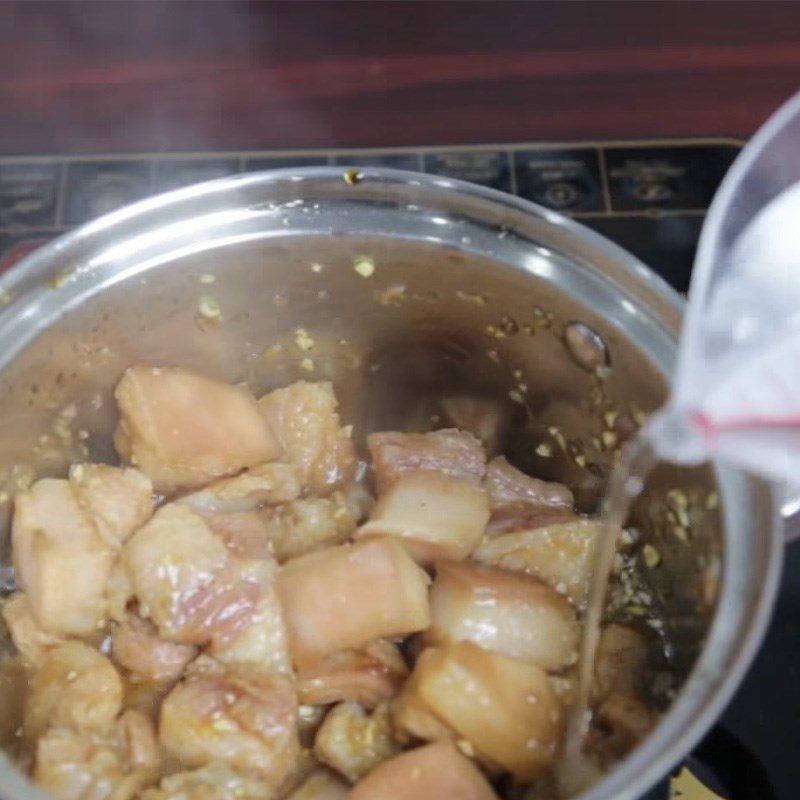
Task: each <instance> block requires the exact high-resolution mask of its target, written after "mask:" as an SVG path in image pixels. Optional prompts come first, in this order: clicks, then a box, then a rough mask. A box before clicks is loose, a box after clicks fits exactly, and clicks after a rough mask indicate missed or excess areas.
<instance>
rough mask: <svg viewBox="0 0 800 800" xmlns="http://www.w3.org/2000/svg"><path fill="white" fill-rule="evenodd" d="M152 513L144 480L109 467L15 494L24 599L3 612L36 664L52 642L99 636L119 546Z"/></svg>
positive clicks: (77, 470)
mask: <svg viewBox="0 0 800 800" xmlns="http://www.w3.org/2000/svg"><path fill="white" fill-rule="evenodd" d="M152 511H153V502H152V485H151V483H150V481H149V480H148V479H147V478H146V477H145V476H144V475H142V474H141V473H140V472H138V471H137V470H134V469H120V468H117V467H109V466H106V465H104V464H79V465H76V466H74V467H72V469H71V470H70V475H69V479H68V480H64V479H54V478H43V479H42V480H40V481H37V482H36V483H35V484H33V486H31V488H30V489H29V490H28V491H25V492H21V493H19V494H18V495H17V496H16V498H15V509H14V518H13V522H12V532H11V540H12V558H13V563H14V574H15V578H16V581H17V586H18V587H19V588H20V589H21V590H22V592H24V597H25V600H24V602H23V601H19V602H18V604H17V605H16V607H14V606H10V607H9V606H8V605H6V609H5V611H4V615H5V616H6V619H7V621H8V622H9V625H10V628H11V630H12V636H16V639H17V640H18V641H17V644H18V646H19V649H20V650H21V651H22V652H23V653H25V654H26V655H28V656H29V657H30V658H31V660H32V661H34V662H35V661H36V660H38V658H39V657H40V655H41V653H38V654H37V653H36V652H35V651H36V650H37V649H41V648H42V647H44V648H45V649H46V647H48V646H49V645H51V644H53V640H52V637H59V636H62V637H63V636H78V637H89V638H91V637H93V636H96V635H97V633H98V628H99V627H101V626H102V625H103V624H104V620H105V618H106V616H107V613H108V599H107V597H106V590H107V585H108V581H109V577H110V575H111V572H112V568H113V566H114V563H115V562H116V560H117V558H118V555H119V551H120V548H121V547H122V546H123V545H124V543H125V542H126V541H127V540H128V538H129V537H130V535H131V534H132V533H133V532H134V531H135V530H136V529H137V528H138V527H139V526H140V525H142V524H144V523H145V522H146V521H147V520H148V519H149V517H150V515H151V514H152ZM37 631H40V632H41V633H40V634H37ZM48 637H51V638H50V640H49V641H48Z"/></svg>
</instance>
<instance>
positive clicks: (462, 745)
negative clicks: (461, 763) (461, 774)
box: [456, 739, 475, 758]
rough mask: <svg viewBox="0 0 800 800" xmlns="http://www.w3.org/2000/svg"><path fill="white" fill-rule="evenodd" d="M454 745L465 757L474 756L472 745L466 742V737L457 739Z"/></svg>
mask: <svg viewBox="0 0 800 800" xmlns="http://www.w3.org/2000/svg"><path fill="white" fill-rule="evenodd" d="M456 747H457V748H458V749H459V750H460V751H461V752H462V753H463V754H464V755H465V756H466V757H467V758H475V748H474V747H473V746H472V743H471V742H468V741H467V740H466V739H458V740H457V741H456Z"/></svg>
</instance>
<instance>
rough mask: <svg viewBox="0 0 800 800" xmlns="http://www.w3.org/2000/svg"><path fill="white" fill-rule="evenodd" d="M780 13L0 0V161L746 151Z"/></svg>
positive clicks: (798, 43) (600, 5)
mask: <svg viewBox="0 0 800 800" xmlns="http://www.w3.org/2000/svg"><path fill="white" fill-rule="evenodd" d="M798 89H800V3H795V2H646V1H645V2H571V3H569V2H558V3H556V2H550V3H540V2H472V3H462V2H408V3H401V2H369V3H364V2H284V3H271V2H261V3H255V2H250V3H248V2H240V1H239V0H231V1H230V2H173V3H158V2H141V3H128V2H104V3H62V2H59V3H39V2H21V3H7V2H6V3H0V153H3V154H12V153H73V152H101V151H102V152H118V151H130V150H136V151H140V150H191V149H202V148H229V149H242V148H265V147H310V146H326V145H329V144H335V145H338V146H347V145H362V146H363V145H391V144H411V143H414V144H435V143H455V142H463V143H467V142H489V141H503V140H506V141H508V140H519V139H532V140H547V139H582V138H584V139H585V138H608V137H617V138H619V137H651V136H675V135H678V136H683V135H687V136H691V135H733V136H741V137H745V136H747V135H748V134H750V133H751V132H752V131H753V130H754V129H755V127H756V126H757V125H758V124H759V123H760V122H761V121H762V120H763V119H764V117H765V116H767V114H768V113H769V112H770V111H771V110H772V109H773V108H775V107H776V106H777V105H778V104H779V103H780V102H781V101H782V100H783V99H785V98H786V97H787V96H788V95H790V94H792V93H793V92H794V91H796V90H798Z"/></svg>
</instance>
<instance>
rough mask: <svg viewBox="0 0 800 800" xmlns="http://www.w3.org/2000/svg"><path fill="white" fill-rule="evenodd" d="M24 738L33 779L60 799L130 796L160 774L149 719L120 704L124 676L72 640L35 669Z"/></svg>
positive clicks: (124, 799)
mask: <svg viewBox="0 0 800 800" xmlns="http://www.w3.org/2000/svg"><path fill="white" fill-rule="evenodd" d="M22 741H23V743H24V746H25V747H26V749H27V750H28V752H29V753H30V755H31V756H32V761H33V771H32V776H33V780H34V782H35V783H36V785H37V786H39V787H40V788H41V789H43V790H44V791H46V792H48V793H50V794H51V795H53V796H54V797H56V798H59V800H83V798H87V797H91V798H97V800H118V798H119V800H130V799H131V798H133V797H135V796H136V795H137V794H138V792H139V791H140V790H141V789H143V788H145V787H146V786H149V785H151V784H152V783H154V782H155V781H156V780H157V777H158V773H159V769H160V756H159V752H158V747H157V744H156V738H155V730H154V728H153V725H152V723H151V722H150V720H148V719H147V718H146V717H145V716H144V715H143V714H141V713H140V712H138V711H123V710H122V681H121V679H120V676H119V674H118V673H117V671H116V669H115V668H114V666H113V664H112V663H111V662H110V661H109V659H108V658H106V657H105V656H104V655H102V654H101V653H99V652H98V651H97V650H95V649H94V648H92V647H89V646H87V645H85V644H82V643H80V642H68V643H67V644H64V645H62V646H60V647H58V648H55V649H54V650H52V651H50V652H49V653H48V654H47V655H46V657H45V658H44V659H43V661H42V663H41V665H40V668H39V669H38V670H37V671H36V672H35V673H33V676H32V678H31V681H30V687H29V692H28V697H27V700H26V704H25V718H24V722H23V726H22Z"/></svg>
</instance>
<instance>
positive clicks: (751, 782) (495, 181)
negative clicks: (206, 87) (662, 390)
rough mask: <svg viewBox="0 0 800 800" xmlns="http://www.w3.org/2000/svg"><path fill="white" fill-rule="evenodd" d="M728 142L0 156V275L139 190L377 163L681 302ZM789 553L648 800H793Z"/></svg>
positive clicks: (794, 583) (792, 580)
mask: <svg viewBox="0 0 800 800" xmlns="http://www.w3.org/2000/svg"><path fill="white" fill-rule="evenodd" d="M740 147H741V143H740V142H737V141H734V140H729V139H698V140H678V141H647V142H587V143H553V144H525V143H523V144H514V145H502V146H490V145H487V146H475V147H452V148H447V147H444V148H442V147H439V148H406V149H380V150H341V151H336V152H327V151H303V152H290V151H280V152H275V151H271V152H267V151H264V152H228V153H219V152H215V153H192V154H175V155H164V154H159V155H143V154H135V155H126V156H108V157H106V156H96V157H86V156H76V157H41V158H2V157H0V272H1V271H2V270H4V269H7V268H8V267H9V266H10V265H11V264H13V263H14V262H15V261H17V260H18V259H19V258H21V257H22V256H23V255H25V254H26V253H27V252H29V251H30V250H32V249H34V248H35V247H37V246H39V245H40V244H43V243H44V242H46V241H48V240H49V239H52V238H53V237H55V236H57V235H59V234H60V233H62V232H64V231H66V230H69V228H71V227H73V226H75V225H79V224H81V223H82V222H85V221H87V220H89V219H92V218H93V217H96V216H99V215H100V214H103V213H105V212H107V211H111V210H113V209H114V208H117V207H119V206H121V205H124V204H127V203H130V202H133V201H135V200H139V199H141V198H143V197H146V196H147V195H149V194H153V193H156V192H160V191H166V190H168V189H172V188H177V187H179V186H184V185H188V184H190V183H195V182H197V181H202V180H209V179H211V178H217V177H222V176H225V175H230V174H235V173H238V172H247V171H252V170H258V169H269V168H272V167H289V166H310V165H320V164H339V165H342V166H345V165H347V166H363V165H377V166H387V167H394V168H398V169H411V170H416V171H424V172H428V173H432V174H437V175H445V176H449V177H455V178H461V179H464V180H469V181H473V182H475V183H479V184H483V185H486V186H491V187H493V188H495V189H500V190H503V191H506V192H511V193H513V194H517V195H519V196H521V197H525V198H527V199H529V200H533V201H535V202H537V203H539V204H541V205H545V206H548V207H549V208H552V209H555V210H557V211H560V212H562V213H565V214H568V215H570V216H572V217H574V218H575V219H576V220H578V221H580V222H582V223H583V224H585V225H588V226H589V227H591V228H594V229H595V230H596V231H598V232H600V233H602V234H604V235H606V236H608V237H609V238H610V239H612V240H614V241H616V242H617V243H618V244H620V245H622V246H623V247H625V248H626V249H627V250H629V251H631V252H632V253H634V254H635V255H637V256H638V257H639V258H640V259H641V260H642V261H644V263H646V264H648V265H649V266H650V267H652V268H653V269H655V270H656V271H657V272H658V273H660V274H661V275H662V276H663V277H664V278H665V279H666V280H667V281H669V283H671V284H672V285H673V286H674V287H675V288H676V289H678V290H679V291H681V292H685V291H686V289H687V288H688V283H689V276H690V274H691V267H692V260H693V258H694V251H695V248H696V245H697V238H698V235H699V232H700V227H701V226H702V224H703V219H704V217H705V212H706V209H707V208H708V205H709V203H710V201H711V198H712V197H713V195H714V192H715V191H716V189H717V186H718V185H719V183H720V181H721V179H722V176H723V175H724V174H725V171H726V170H727V169H728V167H729V166H730V164H731V162H732V161H733V159H734V158H735V157H736V154H737V153H738V151H739V149H740ZM799 746H800V543H798V544H795V545H793V546H790V547H789V548H788V550H787V558H786V568H785V572H784V576H783V583H782V586H781V591H780V595H779V598H778V603H777V607H776V611H775V616H774V618H773V621H772V624H771V627H770V629H769V632H768V634H767V637H766V639H765V641H764V644H763V645H762V647H761V650H760V652H759V654H758V656H757V658H756V660H755V663H754V665H753V667H752V668H751V670H750V672H749V674H748V676H747V678H746V680H745V681H744V683H743V685H742V686H741V688H740V689H739V691H738V692H737V694H736V696H735V698H734V699H733V701H732V702H731V704H730V705H729V707H728V709H727V711H726V712H725V714H724V715H723V717H722V719H721V720H720V722H719V724H718V725H717V726H716V727H715V728H714V729H713V730H712V731H711V732H710V733H709V735H708V736H707V737H706V738H705V739H704V741H703V742H702V744H701V745H700V746H699V747H698V748H697V749H696V750H695V751H694V752H693V753H692V755H691V756H690V757H689V758H688V759H687V760H686V762H685V763H684V764H681V765H676V769H675V772H674V773H673V776H672V778H671V779H669V778H668V779H666V780H665V781H664V783H663V784H662V785H660V786H659V787H657V788H655V789H654V790H653V792H652V793H650V794H649V795H648V797H647V800H666V799H667V798H670V800H672V798H683V800H713V799H714V798H715V797H718V798H722V799H723V800H797V798H800V789H798V787H800V752H798V747H799Z"/></svg>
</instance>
